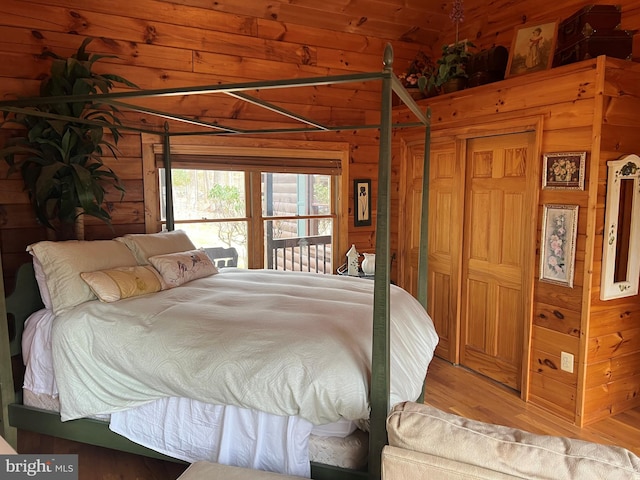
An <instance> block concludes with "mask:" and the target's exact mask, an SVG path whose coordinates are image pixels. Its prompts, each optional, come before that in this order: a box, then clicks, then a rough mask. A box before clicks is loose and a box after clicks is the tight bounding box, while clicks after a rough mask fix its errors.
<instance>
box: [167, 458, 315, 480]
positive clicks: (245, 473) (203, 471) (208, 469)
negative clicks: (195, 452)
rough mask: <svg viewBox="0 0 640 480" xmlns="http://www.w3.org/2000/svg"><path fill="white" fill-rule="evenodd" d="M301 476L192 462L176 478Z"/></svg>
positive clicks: (283, 479)
mask: <svg viewBox="0 0 640 480" xmlns="http://www.w3.org/2000/svg"><path fill="white" fill-rule="evenodd" d="M301 478H303V477H295V476H292V475H281V474H278V473H272V472H263V471H261V470H252V469H250V468H241V467H230V466H228V465H222V464H219V463H209V462H196V463H192V464H191V466H190V467H189V468H187V469H186V470H185V472H184V473H183V474H182V475H180V476H179V477H178V480H214V479H217V480H259V479H264V480H294V479H296V480H297V479H301Z"/></svg>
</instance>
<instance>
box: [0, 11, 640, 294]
mask: <svg viewBox="0 0 640 480" xmlns="http://www.w3.org/2000/svg"><path fill="white" fill-rule="evenodd" d="M465 3H466V4H465V19H464V21H463V22H462V23H461V24H460V38H468V39H470V40H473V41H474V42H475V43H476V45H477V46H478V47H479V48H487V47H491V46H493V45H505V46H509V45H510V43H511V39H512V36H513V29H514V27H515V26H517V25H521V24H523V23H526V22H527V21H535V20H539V19H547V18H551V17H553V18H564V17H567V16H568V15H570V14H572V13H573V12H575V11H576V10H577V9H579V8H580V7H581V6H582V4H581V2H578V1H571V2H564V3H560V4H559V3H558V2H553V1H551V0H544V1H541V2H537V3H533V4H532V3H531V2H525V1H516V2H511V1H507V0H499V1H492V2H490V3H488V4H487V3H486V2H483V1H481V0H467V1H466V2H465ZM622 3H623V22H622V27H623V28H636V27H638V26H640V0H628V1H625V2H622ZM450 9H451V2H450V1H448V2H435V1H422V0H409V1H407V2H401V3H398V2H396V1H392V0H363V1H362V2H357V3H355V2H340V1H328V2H320V3H318V2H314V1H311V0H302V1H298V2H294V3H291V2H289V1H284V0H283V1H280V0H273V1H267V0H251V1H232V2H210V1H207V0H136V1H135V2H132V1H125V0H115V1H113V2H107V3H105V2H102V1H99V0H3V2H2V6H1V8H0V13H2V15H0V95H1V98H13V97H14V96H29V95H34V94H36V93H37V91H38V81H39V79H40V78H41V77H42V76H43V75H44V74H45V73H46V72H47V71H48V63H47V60H46V59H44V58H42V57H41V56H40V54H41V53H42V52H43V51H45V50H53V51H55V52H56V53H59V54H61V55H68V54H70V53H72V52H73V51H74V50H75V48H76V47H77V46H78V45H79V44H80V42H81V39H82V38H83V37H85V36H92V37H96V40H95V41H94V42H92V44H90V48H89V49H90V51H92V52H97V53H104V54H110V55H116V56H117V57H118V58H116V59H105V60H104V61H103V62H100V63H99V65H98V70H101V71H108V72H112V73H116V74H120V75H122V76H124V77H126V78H128V79H130V80H132V81H134V82H135V83H137V84H138V85H139V86H140V87H141V88H165V87H176V86H188V85H202V84H216V83H228V82H238V81H245V80H264V79H279V78H290V77H306V76H316V75H328V74H341V73H348V72H361V71H376V70H379V69H380V68H381V58H382V51H383V48H384V45H385V44H386V43H387V42H391V43H392V45H393V46H394V50H395V54H396V61H395V70H396V72H397V73H401V72H402V71H403V70H404V69H405V68H406V67H407V66H408V64H409V63H410V61H411V59H412V58H413V56H414V55H415V53H416V52H417V51H418V49H422V50H424V51H425V52H426V53H427V54H430V55H432V56H434V58H435V55H437V54H438V53H439V51H440V45H441V44H443V43H449V42H451V41H452V40H453V39H454V37H455V34H454V31H455V30H454V28H453V25H452V24H451V22H450V20H449V18H448V13H449V12H450ZM433 52H435V54H434V53H433ZM283 96H285V97H286V99H287V102H289V103H290V105H291V106H292V107H294V109H300V108H304V109H308V110H313V112H314V115H316V116H317V117H316V118H318V119H319V120H321V121H329V122H331V121H336V122H342V123H345V124H357V123H361V121H362V119H363V118H366V117H367V116H369V115H375V114H376V112H377V108H378V94H377V92H376V91H372V90H370V89H368V88H367V87H364V86H348V87H345V88H339V87H337V88H333V89H330V90H329V92H328V93H323V94H322V95H319V94H313V93H309V92H302V93H299V94H294V93H291V92H288V93H283V92H278V91H276V92H274V93H273V94H271V95H269V96H268V98H269V99H270V100H274V101H277V100H278V99H282V98H283ZM161 106H162V108H166V109H169V110H173V111H175V112H176V113H184V114H189V113H191V114H193V113H197V114H199V115H201V116H202V117H203V118H210V119H220V120H222V119H234V121H235V122H236V125H242V126H249V125H255V124H254V123H251V122H252V120H250V118H253V119H254V121H258V122H260V123H261V124H263V123H264V122H265V121H268V120H269V119H267V118H265V117H264V116H261V115H263V114H262V112H260V114H258V115H257V116H256V115H255V113H256V112H255V109H251V108H244V107H243V108H241V107H240V106H239V104H238V102H234V101H227V102H222V103H220V104H219V105H217V107H216V109H215V111H214V110H213V107H206V108H203V106H202V105H200V104H199V103H198V101H197V100H189V99H187V100H183V99H180V100H178V99H174V100H170V99H167V100H166V101H165V102H163V103H162V105H161ZM285 106H286V105H285ZM128 120H132V121H137V120H140V119H139V118H136V117H135V116H133V118H128ZM317 139H320V140H322V139H327V140H329V141H348V142H349V143H350V144H351V145H352V148H351V154H352V155H351V170H350V177H351V178H372V179H373V180H374V185H373V186H374V187H375V177H376V175H377V167H376V161H377V153H376V151H377V136H376V133H375V132H369V133H356V132H342V133H337V134H329V135H325V136H322V137H320V138H317ZM120 145H121V150H122V154H121V156H120V157H119V159H118V160H117V161H112V162H109V165H110V166H111V167H112V168H114V170H115V171H116V172H117V173H118V174H120V175H121V176H122V177H123V178H124V179H125V183H126V186H127V192H128V193H127V195H126V197H125V199H124V202H123V203H119V202H117V198H116V197H115V196H112V197H110V198H111V199H112V200H113V203H112V204H111V208H112V211H113V216H114V222H113V228H109V227H107V226H105V225H101V224H99V223H96V222H94V221H92V220H89V221H88V225H87V238H108V237H112V236H114V235H120V234H123V233H128V232H138V231H142V228H143V227H142V222H143V218H144V215H143V212H144V204H143V200H144V199H143V197H142V182H141V163H140V160H139V159H140V142H139V139H138V138H137V137H136V136H131V135H127V136H125V138H124V139H123V141H122V142H121V144H120ZM5 177H6V166H4V165H0V250H1V251H2V255H3V260H4V268H5V279H6V280H8V282H7V283H8V284H9V288H10V285H11V280H12V277H13V272H14V271H15V269H16V268H17V266H18V265H19V264H21V263H23V262H24V261H27V260H28V258H27V256H26V254H25V253H24V246H25V245H26V244H28V243H31V242H33V241H37V240H40V239H43V238H45V231H44V230H43V229H42V228H40V227H39V226H38V225H37V224H36V222H35V220H34V217H33V215H32V214H31V210H30V207H29V205H28V202H27V197H26V196H25V195H24V194H23V193H21V186H20V182H19V180H17V178H16V177H11V178H10V179H8V180H5ZM394 178H396V177H394ZM393 187H394V188H395V189H396V190H397V188H398V183H397V182H396V181H395V180H394V183H393ZM394 198H395V197H394ZM349 201H350V202H351V196H349ZM393 202H394V203H393V205H392V207H393V209H394V212H397V211H398V205H397V202H396V201H395V200H393ZM374 205H375V198H374ZM374 213H375V212H374ZM351 220H352V219H350V222H349V224H350V225H353V222H352V221H351ZM396 233H397V227H396V226H394V232H393V235H392V248H395V246H396V243H397V242H396ZM349 237H350V238H349V242H350V243H356V245H358V246H359V248H360V249H361V250H364V251H366V250H371V249H373V248H374V237H375V236H374V233H373V228H367V227H359V228H354V227H351V229H350V231H349Z"/></svg>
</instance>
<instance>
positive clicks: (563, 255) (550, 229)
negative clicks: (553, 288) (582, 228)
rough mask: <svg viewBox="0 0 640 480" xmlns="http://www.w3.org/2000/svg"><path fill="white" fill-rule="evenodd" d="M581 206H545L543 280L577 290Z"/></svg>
mask: <svg viewBox="0 0 640 480" xmlns="http://www.w3.org/2000/svg"><path fill="white" fill-rule="evenodd" d="M577 231H578V205H544V212H543V216H542V239H541V242H540V280H542V281H545V282H551V283H557V284H558V285H564V286H566V287H573V270H574V267H575V262H576V236H577Z"/></svg>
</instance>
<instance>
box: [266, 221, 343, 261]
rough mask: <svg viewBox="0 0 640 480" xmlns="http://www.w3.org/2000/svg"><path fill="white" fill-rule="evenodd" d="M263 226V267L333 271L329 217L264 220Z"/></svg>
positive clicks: (330, 222) (331, 223)
mask: <svg viewBox="0 0 640 480" xmlns="http://www.w3.org/2000/svg"><path fill="white" fill-rule="evenodd" d="M264 226H265V249H264V250H265V257H266V258H265V267H266V268H271V269H274V270H297V271H304V272H318V273H332V271H331V252H332V248H331V235H332V228H333V220H332V219H331V218H319V219H302V220H266V221H265V224H264ZM305 232H316V233H315V234H308V233H305ZM317 232H322V233H317Z"/></svg>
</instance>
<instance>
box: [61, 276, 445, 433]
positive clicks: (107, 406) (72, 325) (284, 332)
mask: <svg viewBox="0 0 640 480" xmlns="http://www.w3.org/2000/svg"><path fill="white" fill-rule="evenodd" d="M372 292H373V282H370V281H366V280H362V279H359V278H350V277H342V276H336V275H321V274H310V273H299V272H295V273H294V272H283V271H272V270H243V269H237V270H235V269H234V270H228V271H226V270H225V271H224V272H221V273H219V274H217V275H212V276H210V277H206V278H201V279H198V280H194V281H191V282H189V283H187V284H184V285H182V286H180V287H178V288H173V289H171V290H165V291H161V292H158V293H154V294H151V295H145V296H141V297H135V298H128V299H125V300H120V301H118V302H114V303H101V302H97V301H91V302H86V303H83V304H81V305H78V306H77V307H75V308H73V309H72V310H70V311H67V312H65V313H63V314H61V315H59V316H58V317H57V318H56V320H55V321H54V322H53V330H52V337H51V341H52V353H53V361H54V369H55V372H56V381H57V385H58V390H59V393H60V404H61V416H62V419H63V421H65V420H72V419H74V418H80V417H86V416H90V415H95V414H100V413H113V412H115V411H118V410H124V409H128V408H132V407H135V406H139V405H142V404H144V403H147V402H149V401H152V400H156V399H158V398H162V397H172V396H173V397H188V398H193V399H196V400H200V401H203V402H208V403H214V404H219V405H236V406H239V407H242V408H251V409H256V410H261V411H265V412H268V413H272V414H274V415H282V416H291V415H297V416H300V417H302V418H305V419H307V420H308V421H310V422H312V423H313V424H316V425H320V424H326V423H331V422H335V421H337V420H338V419H340V418H341V417H342V418H346V419H349V420H354V421H358V420H366V419H368V417H369V401H368V399H369V388H368V387H369V378H370V376H371V334H372V321H371V318H372V312H373V307H372V303H373V295H372ZM390 328H391V339H390V341H391V352H392V355H391V357H392V358H391V392H390V403H391V404H392V405H393V404H395V403H397V402H400V401H404V400H415V399H416V398H417V397H418V396H419V395H420V392H421V390H422V384H423V381H424V378H425V375H426V372H427V366H428V364H429V362H430V361H431V358H432V355H433V351H434V349H435V345H436V343H437V335H436V333H435V329H434V327H433V324H432V322H431V320H430V318H429V317H428V316H427V314H426V313H425V312H424V309H423V308H422V306H421V305H420V304H419V303H418V302H417V301H416V300H415V299H414V298H413V297H412V296H411V295H409V294H408V293H407V292H406V291H404V290H402V289H400V288H397V287H394V286H392V287H391V327H390Z"/></svg>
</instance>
